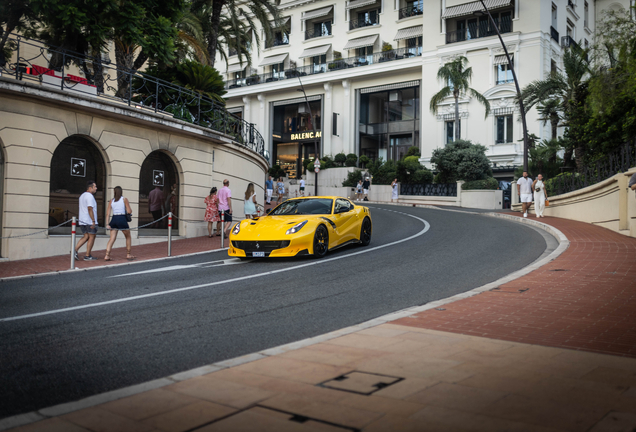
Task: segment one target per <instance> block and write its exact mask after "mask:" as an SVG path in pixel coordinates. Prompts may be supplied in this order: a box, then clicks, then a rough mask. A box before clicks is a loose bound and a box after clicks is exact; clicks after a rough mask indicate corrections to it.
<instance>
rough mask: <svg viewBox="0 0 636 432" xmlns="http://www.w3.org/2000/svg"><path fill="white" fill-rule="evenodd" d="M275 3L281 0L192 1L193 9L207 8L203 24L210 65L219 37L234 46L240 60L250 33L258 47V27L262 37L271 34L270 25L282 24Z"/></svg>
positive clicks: (271, 28)
mask: <svg viewBox="0 0 636 432" xmlns="http://www.w3.org/2000/svg"><path fill="white" fill-rule="evenodd" d="M278 4H280V0H250V1H248V2H242V1H240V0H216V1H214V0H195V1H193V3H192V8H193V11H195V13H196V12H197V11H206V14H205V16H206V20H205V22H203V23H202V24H203V31H204V34H205V37H206V39H207V46H208V56H209V62H210V63H209V64H210V66H214V62H215V59H216V52H217V49H218V43H219V40H222V41H223V42H225V44H226V45H227V46H228V47H229V48H233V49H235V50H236V52H237V55H238V57H239V59H241V62H242V58H243V57H244V56H245V55H246V54H247V53H248V51H249V45H250V43H251V42H252V41H251V36H252V35H253V38H254V42H255V44H256V47H257V49H260V46H261V38H260V35H259V33H260V28H262V29H263V31H264V33H265V38H267V39H270V38H273V35H274V32H273V29H274V28H278V27H280V26H281V22H280V15H279V12H278V7H277V6H278ZM222 19H223V20H224V21H223V24H222ZM272 21H273V23H272ZM257 22H258V23H259V24H260V28H259V27H258V26H257V24H256V23H257Z"/></svg>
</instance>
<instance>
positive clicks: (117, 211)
mask: <svg viewBox="0 0 636 432" xmlns="http://www.w3.org/2000/svg"><path fill="white" fill-rule="evenodd" d="M113 191H114V193H115V198H113V199H112V200H110V201H109V202H108V208H107V209H106V220H108V218H109V217H110V211H111V210H112V211H113V218H112V219H111V220H110V223H109V224H108V225H106V229H109V230H110V240H108V244H107V245H106V256H105V257H104V260H105V261H112V258H111V257H110V251H111V250H112V249H113V244H115V240H116V239H117V233H118V232H119V230H122V231H123V233H124V237H126V259H129V260H134V259H135V257H134V256H133V255H132V254H131V253H130V249H131V238H130V229H129V227H128V221H127V220H126V213H128V214H132V209H131V208H130V203H129V202H128V199H126V198H124V197H123V196H122V193H123V192H122V189H121V187H120V186H115V189H113Z"/></svg>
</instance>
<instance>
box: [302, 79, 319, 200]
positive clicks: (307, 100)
mask: <svg viewBox="0 0 636 432" xmlns="http://www.w3.org/2000/svg"><path fill="white" fill-rule="evenodd" d="M298 82H299V83H300V88H299V89H298V91H300V92H303V95H305V103H306V104H307V110H308V111H309V121H311V128H312V129H313V132H314V164H315V166H316V167H317V168H316V171H315V175H316V176H315V177H314V196H318V171H317V169H318V168H320V157H318V137H317V136H316V135H317V133H316V121H315V119H314V116H313V114H312V112H311V106H310V105H309V99H307V93H305V87H303V82H302V81H301V80H300V76H299V77H298ZM316 162H317V164H316Z"/></svg>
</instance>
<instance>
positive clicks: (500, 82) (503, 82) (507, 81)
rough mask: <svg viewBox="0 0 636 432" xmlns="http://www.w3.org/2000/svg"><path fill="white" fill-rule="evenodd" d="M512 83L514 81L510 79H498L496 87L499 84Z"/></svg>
mask: <svg viewBox="0 0 636 432" xmlns="http://www.w3.org/2000/svg"><path fill="white" fill-rule="evenodd" d="M513 82H515V80H513V79H512V78H510V79H498V80H497V85H500V84H511V83H513Z"/></svg>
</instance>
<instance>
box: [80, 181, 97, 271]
mask: <svg viewBox="0 0 636 432" xmlns="http://www.w3.org/2000/svg"><path fill="white" fill-rule="evenodd" d="M95 192H97V185H96V184H95V182H94V181H92V180H91V181H89V182H88V183H86V192H84V193H83V194H82V195H81V196H80V198H79V226H80V229H81V230H82V234H84V236H83V237H82V238H81V239H80V240H79V241H78V242H77V246H75V259H76V260H77V259H79V256H78V254H77V252H78V251H79V250H80V248H81V247H82V246H84V243H86V256H85V257H84V260H85V261H93V260H96V259H97V258H95V257H94V256H92V255H91V251H92V250H93V245H94V244H95V237H96V236H97V201H95V197H94V196H93V194H94V193H95Z"/></svg>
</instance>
